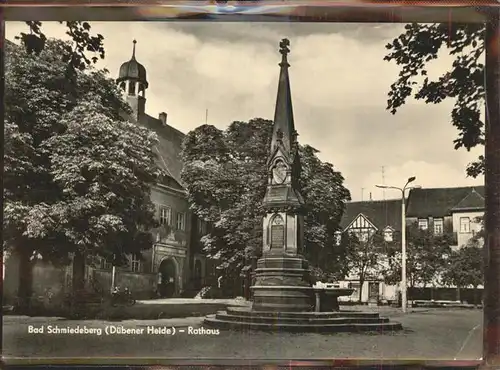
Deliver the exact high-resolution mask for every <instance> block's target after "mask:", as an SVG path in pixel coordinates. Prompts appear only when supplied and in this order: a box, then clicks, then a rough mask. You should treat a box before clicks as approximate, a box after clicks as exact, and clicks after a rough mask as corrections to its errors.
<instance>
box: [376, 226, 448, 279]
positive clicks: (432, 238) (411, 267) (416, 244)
mask: <svg viewBox="0 0 500 370" xmlns="http://www.w3.org/2000/svg"><path fill="white" fill-rule="evenodd" d="M406 236H407V247H406V273H407V279H408V286H410V287H415V286H417V285H423V286H424V287H425V286H427V285H430V284H433V283H434V282H436V281H437V280H439V279H440V276H441V274H442V273H443V272H444V271H445V267H446V260H447V258H448V257H449V256H450V254H451V248H450V246H451V245H453V244H454V242H453V236H452V235H451V234H448V233H445V234H442V235H435V234H434V233H433V231H432V230H429V229H427V230H422V229H419V228H418V225H417V224H412V225H409V226H408V227H407V231H406ZM386 255H387V262H388V265H387V268H386V270H385V271H384V277H385V281H386V283H388V284H396V283H398V282H400V281H401V239H400V235H398V240H395V242H394V243H392V244H391V245H390V248H388V249H387V250H386Z"/></svg>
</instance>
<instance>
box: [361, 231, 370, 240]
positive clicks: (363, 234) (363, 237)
mask: <svg viewBox="0 0 500 370" xmlns="http://www.w3.org/2000/svg"><path fill="white" fill-rule="evenodd" d="M358 235H359V241H361V242H367V241H368V239H370V230H361V231H360V232H359V234H358Z"/></svg>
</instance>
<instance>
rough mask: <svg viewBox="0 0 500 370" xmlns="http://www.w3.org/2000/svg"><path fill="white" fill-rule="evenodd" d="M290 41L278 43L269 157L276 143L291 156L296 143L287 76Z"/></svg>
mask: <svg viewBox="0 0 500 370" xmlns="http://www.w3.org/2000/svg"><path fill="white" fill-rule="evenodd" d="M289 46H290V41H289V40H288V39H283V40H281V42H280V49H279V52H280V53H281V63H280V64H279V66H280V76H279V82H278V94H277V97H276V107H275V112H274V128H273V136H272V139H271V155H272V153H274V151H275V149H276V146H277V145H278V142H279V141H281V142H282V144H283V150H284V152H285V153H284V154H285V155H287V156H293V153H292V152H293V150H294V148H293V145H294V143H295V141H296V137H297V133H296V131H295V123H294V120H293V108H292V92H291V89H290V77H289V75H288V68H289V67H290V64H288V58H287V56H288V53H290V49H289Z"/></svg>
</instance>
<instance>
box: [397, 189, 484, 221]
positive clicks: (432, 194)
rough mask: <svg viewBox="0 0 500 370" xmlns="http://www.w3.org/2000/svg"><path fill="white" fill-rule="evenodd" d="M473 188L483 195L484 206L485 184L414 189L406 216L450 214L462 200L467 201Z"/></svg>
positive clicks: (424, 216) (442, 215)
mask: <svg viewBox="0 0 500 370" xmlns="http://www.w3.org/2000/svg"><path fill="white" fill-rule="evenodd" d="M473 189H474V190H475V191H476V192H477V193H478V195H480V196H481V197H483V207H484V186H476V187H473V186H464V187H457V188H430V189H412V190H411V191H410V195H409V196H408V206H407V208H406V216H407V217H417V218H420V217H421V218H427V217H444V216H449V215H451V213H452V209H453V208H454V207H455V206H457V205H458V204H459V203H460V202H461V201H462V200H464V201H465V198H466V197H467V196H468V195H469V194H470V193H471V192H472V190H473ZM476 200H477V199H476ZM467 202H469V201H467ZM464 204H465V203H464ZM475 204H477V202H475ZM465 205H467V204H465Z"/></svg>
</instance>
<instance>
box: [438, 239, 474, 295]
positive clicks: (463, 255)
mask: <svg viewBox="0 0 500 370" xmlns="http://www.w3.org/2000/svg"><path fill="white" fill-rule="evenodd" d="M447 262H448V263H447V266H446V270H445V272H444V274H443V282H444V283H445V284H447V285H452V286H456V287H457V293H458V299H459V300H460V289H461V288H466V287H469V286H472V287H473V288H474V290H475V291H476V292H477V287H478V286H479V285H481V284H482V283H483V250H482V247H481V246H479V245H478V244H477V243H476V242H474V243H471V244H469V245H466V246H463V247H462V248H460V249H458V250H457V251H454V252H453V253H452V254H451V256H450V258H449V260H448V261H447ZM474 296H475V297H477V294H476V293H475V294H474Z"/></svg>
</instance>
